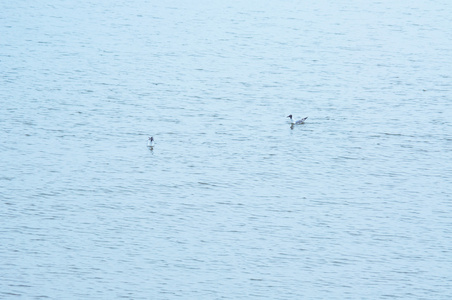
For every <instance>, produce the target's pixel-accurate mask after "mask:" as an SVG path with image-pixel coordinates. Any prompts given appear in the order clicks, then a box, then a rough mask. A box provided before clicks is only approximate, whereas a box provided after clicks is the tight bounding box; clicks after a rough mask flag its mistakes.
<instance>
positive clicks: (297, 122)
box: [287, 115, 308, 125]
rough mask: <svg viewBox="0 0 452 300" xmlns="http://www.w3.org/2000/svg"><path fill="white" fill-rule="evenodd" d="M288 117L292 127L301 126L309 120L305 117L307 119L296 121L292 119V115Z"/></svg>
mask: <svg viewBox="0 0 452 300" xmlns="http://www.w3.org/2000/svg"><path fill="white" fill-rule="evenodd" d="M287 117H288V118H290V123H291V124H292V125H300V124H303V123H304V121H306V119H307V118H308V117H305V118H303V119H301V120H298V121H295V120H294V119H292V115H288V116H287Z"/></svg>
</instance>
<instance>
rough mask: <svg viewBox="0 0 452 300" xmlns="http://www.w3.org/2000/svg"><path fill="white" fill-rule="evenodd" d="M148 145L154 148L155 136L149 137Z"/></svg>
mask: <svg viewBox="0 0 452 300" xmlns="http://www.w3.org/2000/svg"><path fill="white" fill-rule="evenodd" d="M148 147H149V148H151V149H152V148H154V138H153V137H152V136H150V137H149V138H148Z"/></svg>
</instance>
